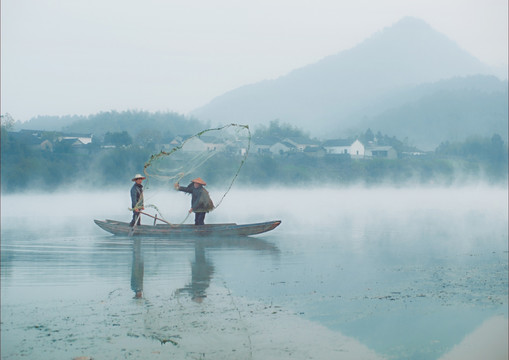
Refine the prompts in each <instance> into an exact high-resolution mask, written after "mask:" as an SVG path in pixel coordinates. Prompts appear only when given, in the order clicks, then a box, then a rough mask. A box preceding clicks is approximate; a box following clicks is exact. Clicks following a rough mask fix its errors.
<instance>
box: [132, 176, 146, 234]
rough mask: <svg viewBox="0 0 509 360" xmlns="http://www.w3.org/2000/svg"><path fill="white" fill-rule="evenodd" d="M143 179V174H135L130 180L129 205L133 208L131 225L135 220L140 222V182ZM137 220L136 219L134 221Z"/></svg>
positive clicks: (142, 208) (141, 207)
mask: <svg viewBox="0 0 509 360" xmlns="http://www.w3.org/2000/svg"><path fill="white" fill-rule="evenodd" d="M143 180H145V176H143V175H141V174H136V175H135V176H134V177H133V178H132V179H131V181H134V184H133V187H132V188H131V207H132V209H133V219H132V220H131V223H130V225H131V227H132V226H134V224H135V223H136V222H137V225H140V224H141V216H140V215H141V214H140V210H144V209H145V208H144V207H143V185H141V183H142V182H143ZM136 220H137V221H136Z"/></svg>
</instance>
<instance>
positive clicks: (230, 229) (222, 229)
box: [94, 220, 281, 238]
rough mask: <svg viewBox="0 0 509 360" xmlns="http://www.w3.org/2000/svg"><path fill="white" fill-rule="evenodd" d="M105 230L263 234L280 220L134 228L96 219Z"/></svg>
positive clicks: (152, 233)
mask: <svg viewBox="0 0 509 360" xmlns="http://www.w3.org/2000/svg"><path fill="white" fill-rule="evenodd" d="M94 222H95V223H96V224H97V225H98V226H99V227H100V228H101V229H103V230H106V231H108V232H110V233H112V234H114V235H121V236H122V235H123V236H150V237H167V238H169V237H187V236H189V237H192V236H249V235H256V234H261V233H264V232H267V231H271V230H273V229H275V228H276V227H277V226H279V224H281V221H280V220H274V221H267V222H261V223H254V224H240V225H238V224H235V223H226V224H205V225H188V224H183V225H176V224H168V223H166V224H154V225H137V226H135V227H134V228H132V227H131V226H129V223H127V222H122V221H115V220H105V221H102V220H94Z"/></svg>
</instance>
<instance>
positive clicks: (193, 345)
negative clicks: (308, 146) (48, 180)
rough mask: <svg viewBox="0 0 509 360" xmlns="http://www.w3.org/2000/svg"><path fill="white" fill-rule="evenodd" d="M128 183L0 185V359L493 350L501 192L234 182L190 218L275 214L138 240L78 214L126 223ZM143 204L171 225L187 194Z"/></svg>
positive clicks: (500, 338)
mask: <svg viewBox="0 0 509 360" xmlns="http://www.w3.org/2000/svg"><path fill="white" fill-rule="evenodd" d="M128 190H129V189H128V188H126V189H118V190H115V191H108V192H80V191H79V190H76V191H67V192H64V193H62V192H60V193H58V192H57V193H54V194H21V195H6V196H2V199H1V201H2V218H1V221H2V222H1V225H2V230H1V231H2V243H1V245H2V279H1V280H2V322H3V325H2V345H3V346H2V358H4V356H6V357H5V358H17V357H19V356H22V355H23V357H24V358H55V359H58V358H66V359H67V358H69V354H70V356H71V357H73V356H80V355H81V356H84V355H87V356H92V357H94V358H103V357H107V358H112V357H119V356H121V357H124V358H133V359H134V358H140V356H141V357H143V358H149V359H151V358H154V359H158V358H164V356H166V357H167V356H170V355H171V356H176V357H178V358H192V356H195V357H196V356H198V355H197V354H198V353H203V354H206V356H205V358H256V359H265V358H299V355H296V354H301V355H300V356H302V358H317V359H320V358H334V356H337V355H338V354H341V355H342V356H343V357H345V358H352V359H354V358H360V357H363V358H393V359H409V358H412V359H438V358H442V357H443V358H444V359H445V358H447V359H460V358H461V359H464V358H468V357H465V356H466V355H465V354H469V353H470V354H474V353H475V352H472V351H467V350H468V349H472V348H473V349H476V351H480V354H483V355H486V358H497V356H498V355H499V354H502V355H504V354H507V303H508V301H507V296H508V295H507V288H508V275H507V270H508V265H507V264H508V261H507V255H508V243H507V238H508V224H507V218H508V206H507V198H508V191H507V189H506V188H499V187H489V186H471V187H456V188H429V187H426V188H423V187H414V188H391V187H379V188H364V187H349V188H334V187H331V186H323V187H310V188H292V187H280V188H273V187H272V188H266V189H240V188H239V187H234V188H233V189H232V191H231V192H230V193H228V195H227V197H226V198H225V200H224V201H223V203H222V204H221V206H220V207H219V208H217V209H216V210H214V211H213V212H211V213H209V214H207V216H206V218H205V223H223V222H236V223H239V224H243V223H252V222H261V221H268V220H282V224H281V225H280V226H279V227H278V228H276V229H275V230H273V231H271V232H269V233H266V234H261V235H258V236H256V237H249V238H242V239H201V240H200V241H198V240H192V239H177V240H171V241H170V240H163V239H150V238H142V239H140V241H139V242H138V245H137V246H138V247H136V242H134V241H135V240H133V239H132V238H126V237H115V236H111V235H110V234H108V233H106V232H104V231H103V230H102V229H100V228H99V227H97V226H96V225H95V224H94V223H93V219H101V220H103V219H115V220H120V221H126V222H128V221H130V219H131V213H130V211H129V210H128V207H129V206H130V199H129V192H128ZM208 190H209V192H210V195H211V197H212V198H213V200H214V195H215V194H214V189H213V188H212V187H211V188H209V189H208ZM148 204H154V205H156V206H157V208H158V209H159V210H160V213H161V214H162V215H163V216H164V218H165V219H166V220H168V221H170V222H172V223H175V224H178V223H181V222H182V221H184V219H186V216H187V210H188V209H189V207H190V197H189V196H186V195H184V194H182V193H177V192H174V191H162V190H152V189H148V190H147V191H146V197H145V205H146V211H147V212H149V213H152V214H155V211H154V209H152V208H150V207H148V206H147V205H148ZM193 219H194V217H193V216H190V217H189V218H188V219H187V220H186V223H192V222H193ZM152 222H153V220H152V219H148V218H143V219H142V223H143V224H147V225H148V224H151V223H152ZM140 259H141V260H140ZM140 265H141V269H142V270H143V271H142V272H141V274H142V275H141V286H142V287H143V299H142V300H135V299H132V297H133V295H134V293H133V288H132V287H133V286H134V285H133V279H134V280H136V279H137V278H136V277H135V276H134V275H133V274H134V273H135V270H136V269H138V268H139V267H140ZM137 276H139V274H138V275H137ZM139 280H140V279H138V280H137V281H138V282H139ZM135 282H136V281H135ZM138 285H139V284H138ZM197 299H199V301H197ZM58 307H60V309H59V310H57V308H58ZM141 314H143V315H141ZM66 318H67V320H63V319H66ZM85 319H86V320H85ZM179 319H180V320H179ZM232 319H234V320H232ZM139 321H142V323H143V325H141V326H140V325H139V324H140V323H139ZM272 321H274V323H272ZM191 323H192V324H194V325H193V326H191V325H189V324H191ZM105 324H106V325H105ZM108 324H109V325H108ZM137 324H138V325H137ZM262 324H266V325H265V326H269V325H268V324H271V325H270V326H271V327H270V328H264V327H263V326H262ZM234 328H236V329H237V330H234ZM78 329H80V331H82V332H83V334H84V335H83V336H77V335H76V332H77V331H78ZM221 329H223V330H221ZM224 329H226V330H224ZM295 329H302V330H299V331H297V330H295ZM211 332H212V333H214V334H224V337H220V336H219V335H218V336H219V337H218V338H217V339H216V342H215V345H214V344H213V343H214V341H212V340H211V339H209V338H208V337H210V333H211ZM72 334H74V335H72ZM126 334H131V335H126ZM207 334H209V335H207ZM263 334H265V335H263ZM290 334H292V335H291V336H290ZM71 335H72V336H71ZM292 337H293V339H292ZM47 338H50V339H52V340H55V341H52V343H51V344H52V346H51V347H50V346H48V345H47V340H46V339H47ZM269 338H270V339H272V340H270V342H272V341H275V343H272V345H269ZM19 339H28V342H27V341H24V342H23V341H22V340H19ZM70 339H71V340H72V341H71V340H70ZM154 339H156V340H154ZM157 339H159V340H161V339H173V340H174V341H175V342H177V343H178V345H169V344H168V343H164V345H161V344H163V342H159V341H157ZM131 340H132V341H135V343H136V345H135V343H134V342H133V343H132V344H131V345H126V344H129V342H130V341H131ZM276 340H277V341H276ZM248 343H249V345H246V344H248ZM274 344H276V345H274ZM487 344H490V345H489V346H488V345H487ZM216 347H217V348H216ZM37 348H39V350H34V349H37ZM219 349H222V350H219ZM225 349H229V350H228V351H229V352H227V351H226V350H225ZM232 349H234V350H235V351H234V352H232V351H233V350H232ZM288 349H291V351H290V350H288ZM41 354H42V355H44V356H42V357H41ZM193 354H194V355H193ZM232 354H235V356H236V357H235V356H233V357H232ZM239 355H240V356H239ZM490 355H492V356H490ZM506 357H507V356H506Z"/></svg>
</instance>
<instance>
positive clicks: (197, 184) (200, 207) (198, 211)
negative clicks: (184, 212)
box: [174, 178, 214, 225]
mask: <svg viewBox="0 0 509 360" xmlns="http://www.w3.org/2000/svg"><path fill="white" fill-rule="evenodd" d="M205 185H207V184H206V183H205V181H203V180H202V179H201V178H196V179H194V180H191V183H190V184H189V185H188V186H187V187H184V186H180V185H179V183H175V185H174V186H175V190H178V191H183V192H186V193H188V194H192V197H191V209H189V213H192V212H194V224H195V225H203V224H204V223H205V214H206V213H208V212H209V211H210V210H212V209H213V208H214V204H213V203H212V200H211V199H210V196H209V193H208V191H207V190H205V188H204V186H205Z"/></svg>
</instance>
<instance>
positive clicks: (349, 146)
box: [322, 139, 365, 159]
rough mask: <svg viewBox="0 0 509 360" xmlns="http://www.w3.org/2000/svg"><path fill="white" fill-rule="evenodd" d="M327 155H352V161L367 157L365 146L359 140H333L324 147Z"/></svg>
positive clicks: (328, 141)
mask: <svg viewBox="0 0 509 360" xmlns="http://www.w3.org/2000/svg"><path fill="white" fill-rule="evenodd" d="M322 146H323V147H324V148H325V151H326V152H327V154H336V155H340V154H344V155H350V156H351V157H352V159H362V158H364V155H365V148H364V145H363V144H362V143H361V142H360V141H359V140H355V141H352V140H345V139H332V140H327V141H325V142H324V143H323V145H322Z"/></svg>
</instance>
